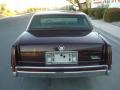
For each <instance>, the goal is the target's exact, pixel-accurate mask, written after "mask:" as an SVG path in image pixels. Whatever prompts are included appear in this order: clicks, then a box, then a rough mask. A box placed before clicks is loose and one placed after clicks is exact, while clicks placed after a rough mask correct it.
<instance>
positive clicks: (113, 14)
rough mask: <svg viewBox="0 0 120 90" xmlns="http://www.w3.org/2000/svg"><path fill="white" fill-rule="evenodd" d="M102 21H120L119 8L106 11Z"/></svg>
mask: <svg viewBox="0 0 120 90" xmlns="http://www.w3.org/2000/svg"><path fill="white" fill-rule="evenodd" d="M103 19H104V21H107V22H113V21H120V8H109V9H106V10H105V13H104V17H103Z"/></svg>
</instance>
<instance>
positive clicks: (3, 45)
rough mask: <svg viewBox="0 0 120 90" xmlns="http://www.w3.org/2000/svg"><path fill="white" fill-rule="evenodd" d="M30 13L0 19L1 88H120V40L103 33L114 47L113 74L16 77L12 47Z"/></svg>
mask: <svg viewBox="0 0 120 90" xmlns="http://www.w3.org/2000/svg"><path fill="white" fill-rule="evenodd" d="M30 17H31V15H29V14H28V15H23V16H18V17H12V18H6V19H2V20H0V90H120V70H119V69H120V49H119V48H120V42H118V41H116V40H115V39H114V38H113V37H112V36H110V35H108V34H106V33H104V32H101V31H100V30H97V31H100V32H101V33H103V34H104V35H105V36H106V37H107V39H108V40H109V41H110V43H111V45H112V49H113V68H112V71H111V73H110V76H97V77H80V78H63V79H57V78H56V79H41V78H24V77H17V78H15V77H13V75H12V71H11V68H10V50H11V49H10V48H11V45H12V43H13V42H14V40H15V39H16V38H17V37H18V36H19V35H20V34H21V33H22V32H23V31H24V30H25V28H26V26H27V24H28V21H29V19H30Z"/></svg>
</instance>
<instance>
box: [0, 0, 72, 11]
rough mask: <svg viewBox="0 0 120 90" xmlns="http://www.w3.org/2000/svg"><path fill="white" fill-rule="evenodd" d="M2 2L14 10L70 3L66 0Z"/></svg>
mask: <svg viewBox="0 0 120 90" xmlns="http://www.w3.org/2000/svg"><path fill="white" fill-rule="evenodd" d="M0 3H5V4H6V5H7V7H8V8H9V9H12V10H14V9H16V10H23V9H24V8H27V7H43V8H44V7H45V8H46V7H47V8H51V7H62V6H65V5H68V4H70V3H69V2H67V1H66V0H0Z"/></svg>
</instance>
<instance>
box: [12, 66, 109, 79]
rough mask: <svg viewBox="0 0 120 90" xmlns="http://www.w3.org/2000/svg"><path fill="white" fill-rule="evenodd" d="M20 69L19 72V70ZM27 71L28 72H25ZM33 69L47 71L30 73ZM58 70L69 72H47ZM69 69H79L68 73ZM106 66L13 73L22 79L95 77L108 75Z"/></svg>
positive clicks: (52, 68) (31, 68)
mask: <svg viewBox="0 0 120 90" xmlns="http://www.w3.org/2000/svg"><path fill="white" fill-rule="evenodd" d="M20 69H21V70H20ZM28 69H29V71H27V70H28ZM33 69H38V70H39V69H42V70H44V69H47V70H48V71H30V70H33ZM54 69H55V70H58V69H67V70H68V69H69V71H60V72H57V71H49V70H54ZM70 69H79V70H78V71H70ZM109 72H110V70H108V66H107V65H97V66H77V67H21V66H20V67H16V72H13V74H14V76H22V77H43V78H62V77H63V78H64V77H81V76H96V75H108V74H109Z"/></svg>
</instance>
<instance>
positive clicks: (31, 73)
mask: <svg viewBox="0 0 120 90" xmlns="http://www.w3.org/2000/svg"><path fill="white" fill-rule="evenodd" d="M90 72H106V70H94V71H75V72H29V71H17V73H27V74H30V73H31V74H56V73H63V74H71V73H90Z"/></svg>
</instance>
